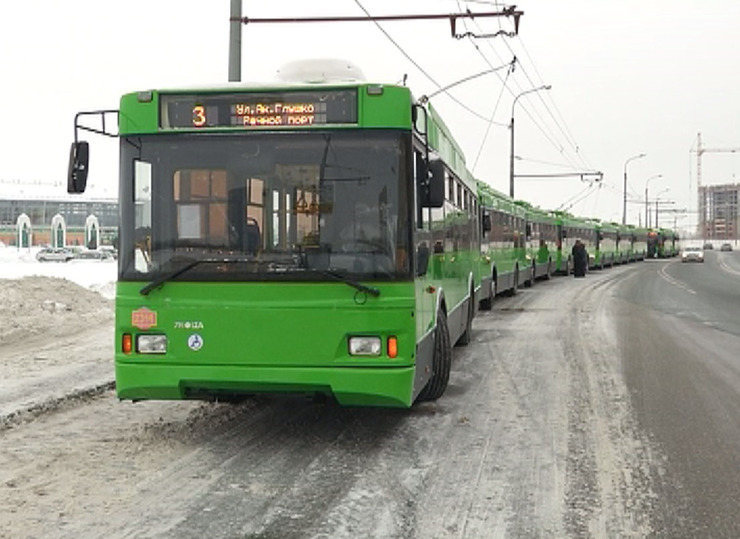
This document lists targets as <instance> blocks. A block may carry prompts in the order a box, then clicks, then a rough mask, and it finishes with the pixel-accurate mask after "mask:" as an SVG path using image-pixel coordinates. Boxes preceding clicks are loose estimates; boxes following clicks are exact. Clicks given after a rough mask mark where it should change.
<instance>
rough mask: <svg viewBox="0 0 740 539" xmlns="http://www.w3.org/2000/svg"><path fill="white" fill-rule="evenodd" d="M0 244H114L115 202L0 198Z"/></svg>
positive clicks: (115, 234)
mask: <svg viewBox="0 0 740 539" xmlns="http://www.w3.org/2000/svg"><path fill="white" fill-rule="evenodd" d="M0 241H2V242H3V243H4V244H6V245H22V246H31V245H54V246H58V245H69V246H72V245H80V246H92V247H96V246H97V245H100V244H116V243H117V241H118V202H117V201H115V200H92V199H88V200H83V199H79V198H72V197H71V196H69V197H64V196H63V195H62V196H60V197H59V198H32V197H28V198H9V197H7V196H1V195H0ZM26 242H28V243H26ZM23 244H25V245H23ZM91 244H93V245H91Z"/></svg>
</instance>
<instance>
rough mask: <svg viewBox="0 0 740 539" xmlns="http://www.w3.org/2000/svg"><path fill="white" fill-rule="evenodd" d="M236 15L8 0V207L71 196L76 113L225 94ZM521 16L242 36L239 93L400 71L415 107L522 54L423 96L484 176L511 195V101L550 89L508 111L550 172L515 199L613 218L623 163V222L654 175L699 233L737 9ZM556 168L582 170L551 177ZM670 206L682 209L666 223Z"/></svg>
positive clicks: (732, 3)
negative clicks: (340, 69) (320, 76)
mask: <svg viewBox="0 0 740 539" xmlns="http://www.w3.org/2000/svg"><path fill="white" fill-rule="evenodd" d="M229 4H230V2H229V0H211V1H200V2H197V1H190V0H146V1H145V0H127V1H126V2H100V1H95V0H76V1H75V0H70V1H66V2H60V1H52V0H36V1H34V2H12V3H11V2H3V3H2V7H0V15H2V20H3V21H4V25H3V27H4V28H3V32H2V33H0V51H2V55H1V56H0V59H1V60H2V65H3V69H2V79H1V80H2V83H1V84H0V98H1V102H2V104H3V107H2V108H3V114H2V117H3V119H4V122H3V124H4V125H3V129H2V130H0V147H1V148H2V159H0V194H1V195H3V196H18V197H20V196H24V194H29V193H36V192H38V191H39V190H41V191H43V192H44V193H45V194H47V195H48V194H50V193H55V192H58V193H59V194H60V195H64V194H65V192H66V185H65V181H66V180H65V176H66V170H67V156H68V151H69V144H70V142H71V141H72V137H73V129H72V126H73V119H74V114H75V113H76V112H77V111H81V110H95V109H108V108H117V107H118V99H119V97H120V95H121V94H123V93H126V92H129V91H135V90H142V89H149V88H158V87H173V86H183V85H190V84H192V85H199V86H200V85H204V84H208V83H221V82H225V81H226V80H227V77H228V40H229V23H228V17H229ZM500 7H501V4H497V3H496V2H483V1H476V2H472V1H471V2H463V1H462V0H460V1H456V0H454V1H453V0H424V1H421V0H407V1H404V2H399V1H387V0H360V1H355V0H331V1H323V2H308V1H306V0H271V1H270V2H265V1H259V2H258V1H256V0H243V8H242V11H243V15H244V16H247V17H252V18H264V17H287V16H295V17H306V16H338V15H354V16H357V15H363V14H364V11H363V8H364V10H366V11H367V12H369V13H370V14H372V15H389V14H412V13H452V12H458V11H460V10H465V9H470V10H471V11H472V12H490V11H498V10H500ZM517 9H519V10H521V11H523V12H524V15H523V16H522V17H521V20H520V26H519V35H518V36H517V37H513V38H509V37H502V36H499V37H493V38H482V39H470V38H463V39H455V38H453V37H451V35H450V24H449V22H448V21H446V20H443V21H425V22H388V23H381V27H382V30H381V28H379V27H378V26H377V25H375V24H373V23H366V22H363V23H344V24H342V25H340V24H300V25H297V24H280V25H262V24H248V25H246V26H244V27H243V36H242V55H243V56H242V80H244V81H250V80H264V79H269V78H271V77H272V76H273V75H274V73H275V71H276V70H277V68H278V67H279V66H280V65H281V64H283V63H284V62H287V61H291V60H296V59H301V58H315V57H331V58H343V59H348V60H351V61H353V62H355V63H356V64H357V65H358V66H359V67H360V68H361V69H362V70H363V71H364V73H365V75H366V77H367V78H368V79H372V80H376V81H379V82H384V83H395V82H398V81H401V80H402V79H403V78H404V76H407V84H408V85H409V86H410V87H411V89H412V91H413V92H414V94H415V95H416V96H421V95H424V94H431V93H433V92H435V91H436V90H437V89H439V87H441V86H442V87H444V86H448V85H450V84H452V83H454V82H456V81H459V80H461V79H464V78H466V77H470V76H472V75H475V74H477V73H480V72H482V71H485V70H488V69H491V68H493V67H498V66H501V65H504V64H507V63H509V62H510V61H511V59H512V57H513V56H516V57H517V59H518V63H517V66H516V69H515V71H514V73H513V74H510V75H508V76H507V73H506V69H501V70H499V71H496V72H495V73H492V74H488V75H484V76H481V77H478V78H475V79H473V80H471V81H470V82H467V83H465V84H461V85H459V86H456V87H454V88H453V89H451V90H450V91H449V93H450V94H451V96H452V97H450V96H449V95H446V94H444V93H441V94H439V95H437V96H435V97H433V98H432V103H433V104H434V105H435V106H436V107H437V108H438V109H439V110H440V111H441V113H442V115H443V117H444V119H445V121H446V123H447V124H448V125H449V127H450V128H451V130H452V132H453V134H454V135H455V137H456V138H457V140H458V142H459V143H460V145H461V147H462V148H463V151H464V152H465V154H466V158H467V162H468V166H469V168H471V169H473V170H474V172H475V174H476V176H477V177H479V178H481V179H483V180H485V181H487V182H488V183H490V184H491V185H492V186H493V187H494V188H496V189H498V190H500V191H503V192H505V193H508V191H509V153H510V151H511V146H510V130H509V127H508V126H509V122H510V118H511V114H512V103H513V100H514V98H515V97H516V96H518V95H519V94H521V93H522V92H524V91H527V90H529V89H532V88H536V87H539V86H541V85H545V84H547V85H551V86H552V89H551V90H550V91H544V90H542V91H537V92H532V93H529V94H527V95H523V96H521V97H520V98H519V99H518V100H517V102H516V105H515V107H514V117H515V126H516V129H515V148H514V150H515V152H514V153H515V155H516V156H517V159H516V164H515V174H517V175H530V174H549V175H552V176H551V177H547V178H544V179H527V178H517V179H516V181H515V195H516V197H517V198H522V199H525V200H528V201H530V202H532V203H534V204H535V205H538V206H541V207H543V208H546V209H556V208H569V209H570V211H572V212H573V213H576V214H578V215H583V216H591V217H598V218H601V219H606V220H613V221H621V219H622V200H623V182H624V171H625V168H626V170H627V174H628V188H627V197H628V206H627V209H628V211H627V217H628V221H629V222H632V223H635V224H637V223H638V222H640V221H643V222H644V220H645V217H644V216H645V198H644V197H645V187H646V183H647V181H648V179H650V183H649V199H650V200H651V208H652V210H653V211H654V200H655V197H656V195H657V196H658V197H659V199H660V200H664V201H665V202H667V204H666V205H663V204H661V205H660V208H661V211H662V212H663V216H664V217H667V216H671V217H673V216H674V215H675V217H676V222H677V225H678V226H679V227H686V226H688V225H690V224H694V223H695V220H696V205H697V202H696V187H697V159H696V153H695V150H696V147H697V146H696V144H697V134H698V133H701V137H702V141H703V145H704V146H705V147H706V148H707V149H721V150H729V149H740V69H739V68H738V65H739V63H738V60H737V49H738V46H739V45H740V37H738V33H737V32H738V28H740V1H738V0H702V1H700V2H699V1H695V0H694V1H688V0H671V1H669V0H620V1H617V0H598V1H596V0H559V1H548V0H538V1H527V0H522V1H520V2H518V3H517ZM465 24H466V25H467V26H464V25H463V23H461V22H460V23H458V31H460V32H465V31H471V32H474V33H478V34H486V33H488V34H490V33H494V32H496V31H498V30H501V29H503V30H512V29H513V26H512V22H511V21H510V20H507V19H503V18H491V19H482V18H479V19H476V20H475V21H473V22H467V23H465ZM453 98H454V99H453ZM458 102H462V103H463V104H464V105H465V108H464V107H463V106H461V105H460V104H458ZM471 110H472V111H474V113H472V112H471ZM491 119H492V120H493V121H492V122H491V121H489V120H491ZM85 137H86V138H87V139H88V140H89V141H90V143H91V154H92V157H91V170H90V178H89V184H90V195H93V196H115V193H116V188H117V181H118V180H117V177H116V175H117V170H118V167H117V162H116V160H117V155H116V152H117V145H116V141H115V140H113V139H105V138H103V137H98V136H90V135H85ZM692 150H693V152H692ZM641 153H645V154H646V156H645V157H643V158H640V159H632V160H630V159H631V158H632V157H634V156H636V155H639V154H641ZM628 160H630V161H629V164H626V163H627V162H628ZM588 171H600V172H602V173H603V182H602V183H601V184H598V183H593V184H589V183H588V182H582V181H581V179H580V177H579V176H578V175H579V174H580V173H581V172H588ZM566 173H572V174H574V175H573V176H556V175H562V174H566ZM659 175H660V176H661V177H657V176H659ZM736 182H740V151H739V152H737V153H730V152H727V151H725V152H721V153H714V152H709V151H707V152H706V153H704V154H703V156H702V183H704V184H718V183H736ZM671 201H672V202H674V204H668V203H669V202H671ZM674 208H675V209H686V210H688V212H689V213H688V214H687V215H682V214H680V213H676V214H671V213H669V211H670V210H672V209H674ZM670 220H671V219H670V218H669V221H668V222H665V223H664V224H666V225H667V224H672V223H670ZM662 222H663V221H662Z"/></svg>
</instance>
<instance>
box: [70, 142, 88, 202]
mask: <svg viewBox="0 0 740 539" xmlns="http://www.w3.org/2000/svg"><path fill="white" fill-rule="evenodd" d="M89 159H90V151H89V147H88V144H87V142H84V141H80V142H73V143H72V147H71V148H70V150H69V167H68V168H67V192H68V193H84V192H85V186H86V185H87V170H88V162H89Z"/></svg>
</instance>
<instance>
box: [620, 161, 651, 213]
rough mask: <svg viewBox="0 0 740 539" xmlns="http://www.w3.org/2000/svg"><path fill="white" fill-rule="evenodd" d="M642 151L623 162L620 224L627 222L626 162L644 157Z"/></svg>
mask: <svg viewBox="0 0 740 539" xmlns="http://www.w3.org/2000/svg"><path fill="white" fill-rule="evenodd" d="M645 155H647V154H644V153H641V154H639V155H633V156H632V157H630V158H629V159H627V161H625V163H624V198H623V200H622V224H623V225H626V224H627V163H629V162H630V161H632V160H633V159H640V158H641V157H645Z"/></svg>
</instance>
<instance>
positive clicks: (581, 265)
mask: <svg viewBox="0 0 740 539" xmlns="http://www.w3.org/2000/svg"><path fill="white" fill-rule="evenodd" d="M571 254H572V255H573V276H574V277H585V276H586V269H587V268H588V252H587V251H586V246H585V245H584V244H583V242H582V241H581V240H580V239H578V240H576V243H575V245H573V250H572V252H571Z"/></svg>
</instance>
